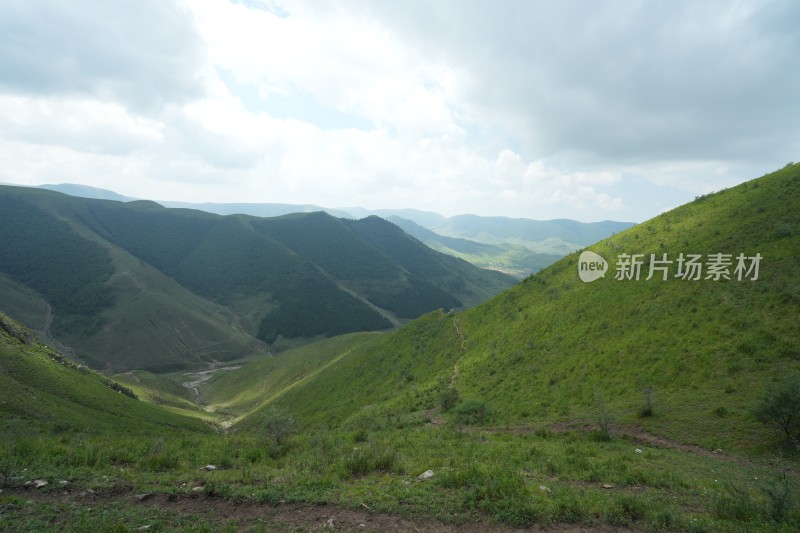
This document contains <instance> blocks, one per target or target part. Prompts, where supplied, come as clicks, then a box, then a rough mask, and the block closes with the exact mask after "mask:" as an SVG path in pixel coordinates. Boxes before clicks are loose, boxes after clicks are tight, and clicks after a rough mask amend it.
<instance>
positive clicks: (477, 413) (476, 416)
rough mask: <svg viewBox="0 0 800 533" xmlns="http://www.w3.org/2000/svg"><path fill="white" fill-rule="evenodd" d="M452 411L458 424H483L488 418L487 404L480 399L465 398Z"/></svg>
mask: <svg viewBox="0 0 800 533" xmlns="http://www.w3.org/2000/svg"><path fill="white" fill-rule="evenodd" d="M453 411H454V412H455V415H456V423H458V424H464V425H470V424H483V423H485V422H487V421H488V420H489V406H488V405H486V402H483V401H481V400H467V401H465V402H464V403H462V404H461V405H459V406H458V407H456V408H455V409H454V410H453Z"/></svg>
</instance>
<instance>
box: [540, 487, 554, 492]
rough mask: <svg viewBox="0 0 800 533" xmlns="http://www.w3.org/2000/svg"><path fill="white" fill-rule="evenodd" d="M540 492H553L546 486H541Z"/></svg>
mask: <svg viewBox="0 0 800 533" xmlns="http://www.w3.org/2000/svg"><path fill="white" fill-rule="evenodd" d="M539 490H540V491H542V492H552V491H551V490H550V489H549V488H548V487H545V486H544V485H539Z"/></svg>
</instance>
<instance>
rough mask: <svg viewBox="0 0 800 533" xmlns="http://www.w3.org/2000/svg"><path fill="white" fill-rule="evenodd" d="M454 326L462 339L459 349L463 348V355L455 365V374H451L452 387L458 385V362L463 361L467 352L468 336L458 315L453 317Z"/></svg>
mask: <svg viewBox="0 0 800 533" xmlns="http://www.w3.org/2000/svg"><path fill="white" fill-rule="evenodd" d="M453 328H455V330H456V334H457V335H458V338H459V339H461V345H460V347H459V350H461V356H460V357H459V358H458V360H457V361H456V364H455V365H453V374H452V375H451V376H450V385H449V387H450V388H451V389H452V388H453V387H455V386H456V380H457V379H458V363H460V362H461V359H462V358H463V357H464V355H466V353H467V339H466V337H464V333H463V332H462V331H461V326H460V325H459V324H458V317H457V316H454V317H453Z"/></svg>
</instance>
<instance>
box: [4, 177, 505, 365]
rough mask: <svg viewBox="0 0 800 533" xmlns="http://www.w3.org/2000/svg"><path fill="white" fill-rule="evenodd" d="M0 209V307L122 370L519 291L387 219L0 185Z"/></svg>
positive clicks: (383, 325)
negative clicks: (230, 211)
mask: <svg viewBox="0 0 800 533" xmlns="http://www.w3.org/2000/svg"><path fill="white" fill-rule="evenodd" d="M0 207H1V208H0V232H2V234H3V235H4V250H3V251H2V253H0V296H2V298H0V301H2V302H3V304H2V306H3V307H4V308H5V309H4V310H5V311H6V312H8V313H10V314H12V315H13V316H17V317H19V318H20V319H23V320H28V321H29V323H36V324H38V325H39V326H40V327H41V328H42V329H43V330H48V331H50V332H51V333H53V335H54V336H55V338H56V339H58V340H59V341H61V342H63V343H64V344H65V345H68V346H72V347H74V348H75V349H76V350H77V351H78V352H79V353H81V354H82V355H84V356H85V357H86V358H87V360H88V361H90V362H91V363H92V364H93V365H94V366H97V367H100V368H104V369H106V368H107V369H108V370H114V371H120V370H125V369H129V368H146V369H150V370H161V371H163V370H167V369H174V368H181V367H184V366H186V365H197V364H202V363H203V362H214V361H225V360H231V359H236V358H240V357H244V356H246V355H248V354H252V353H254V352H257V351H259V350H264V349H265V348H264V343H268V344H273V343H275V342H283V341H285V340H287V339H303V338H305V339H310V338H313V337H316V336H331V335H338V334H341V333H347V332H352V331H369V330H382V329H387V328H390V327H392V326H393V325H398V324H400V323H402V322H404V321H407V320H409V319H412V318H415V317H417V316H420V315H421V314H424V313H426V312H429V311H431V310H433V309H437V308H445V309H450V308H462V307H465V306H470V305H474V304H476V303H479V302H480V301H483V300H485V299H487V298H488V297H490V296H492V295H493V294H496V293H498V292H500V291H501V290H503V289H505V288H507V287H509V286H511V285H512V284H513V283H514V280H513V279H512V278H510V277H507V276H504V275H502V274H500V273H498V272H491V271H485V270H481V269H479V268H477V267H475V266H473V265H471V264H469V263H467V262H466V261H463V260H460V259H456V258H453V257H451V256H448V255H445V254H440V253H438V252H435V251H433V250H431V249H429V248H427V247H426V246H424V245H423V244H422V243H420V242H419V241H417V240H416V239H413V238H411V237H409V236H408V235H407V234H405V233H404V232H403V231H402V230H400V229H399V228H398V227H397V226H395V225H393V224H391V223H389V222H386V221H385V220H383V219H380V218H378V217H371V218H367V219H364V220H360V221H354V220H346V219H338V218H335V217H333V216H331V215H329V214H326V213H322V212H315V213H297V214H293V215H286V216H283V217H272V218H260V217H253V216H247V215H230V216H221V215H215V214H211V213H207V212H203V211H197V210H189V209H170V208H165V207H163V206H161V205H159V204H157V203H155V202H150V201H143V200H138V201H130V202H125V203H122V202H118V201H108V200H93V199H85V198H79V197H74V196H67V195H64V194H60V193H56V192H51V191H45V190H41V189H33V188H26V187H0ZM396 250H402V254H400V255H398V254H396V253H395V251H396ZM31 290H33V291H35V292H34V293H33V294H35V295H36V296H31V294H32V293H31Z"/></svg>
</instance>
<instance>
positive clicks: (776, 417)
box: [753, 374, 800, 444]
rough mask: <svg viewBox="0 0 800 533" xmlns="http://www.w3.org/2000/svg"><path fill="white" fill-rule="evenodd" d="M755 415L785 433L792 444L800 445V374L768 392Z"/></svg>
mask: <svg viewBox="0 0 800 533" xmlns="http://www.w3.org/2000/svg"><path fill="white" fill-rule="evenodd" d="M753 414H754V415H755V417H756V418H757V419H758V420H760V421H761V422H763V423H764V424H768V425H771V426H774V427H776V428H778V429H780V430H781V431H783V433H784V434H785V435H786V439H787V441H788V442H789V443H790V444H792V443H794V444H800V374H795V375H792V376H789V377H788V378H786V379H784V380H783V381H782V382H780V383H778V384H777V385H776V386H774V387H771V388H770V389H769V390H767V392H766V394H765V395H764V397H763V398H762V399H761V402H760V403H759V404H758V405H757V406H756V407H755V409H753Z"/></svg>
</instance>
